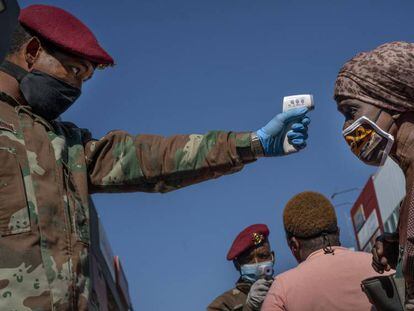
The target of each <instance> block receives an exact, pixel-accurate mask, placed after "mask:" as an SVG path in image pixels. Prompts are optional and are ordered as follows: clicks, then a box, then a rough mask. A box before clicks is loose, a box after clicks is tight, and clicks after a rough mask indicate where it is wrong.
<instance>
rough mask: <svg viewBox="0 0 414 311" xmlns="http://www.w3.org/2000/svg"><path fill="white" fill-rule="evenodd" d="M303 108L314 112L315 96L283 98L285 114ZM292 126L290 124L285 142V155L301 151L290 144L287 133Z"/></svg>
mask: <svg viewBox="0 0 414 311" xmlns="http://www.w3.org/2000/svg"><path fill="white" fill-rule="evenodd" d="M302 107H306V108H308V109H309V110H313V109H314V108H315V104H314V102H313V95H311V94H302V95H292V96H285V97H284V98H283V112H286V111H289V110H292V109H295V108H302ZM292 124H293V123H292ZM292 124H289V126H288V127H287V128H288V130H287V131H286V134H285V139H284V141H283V151H284V152H285V154H290V153H294V152H298V151H299V150H297V149H296V148H295V147H294V146H292V145H291V144H289V140H288V137H287V132H288V131H289V130H290V129H291V126H292Z"/></svg>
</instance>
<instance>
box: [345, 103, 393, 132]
mask: <svg viewBox="0 0 414 311" xmlns="http://www.w3.org/2000/svg"><path fill="white" fill-rule="evenodd" d="M338 111H339V112H340V113H342V114H343V116H344V117H345V121H344V125H343V129H345V128H347V127H348V126H350V125H351V124H352V123H354V122H355V121H356V120H357V119H359V118H360V117H362V116H365V117H367V118H368V119H370V120H371V121H374V122H375V123H377V121H380V120H377V119H378V118H379V116H380V113H381V111H382V109H381V108H379V107H377V106H374V105H371V104H367V103H364V102H362V101H360V100H357V99H343V100H340V101H338ZM377 125H378V126H379V127H381V128H382V126H381V124H378V123H377ZM384 130H387V129H384Z"/></svg>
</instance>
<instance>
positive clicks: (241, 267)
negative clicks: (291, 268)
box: [207, 224, 275, 311]
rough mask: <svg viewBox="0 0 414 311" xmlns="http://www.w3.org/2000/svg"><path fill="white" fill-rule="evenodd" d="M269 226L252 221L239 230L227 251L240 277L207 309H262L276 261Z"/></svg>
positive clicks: (232, 310)
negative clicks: (269, 238) (234, 284)
mask: <svg viewBox="0 0 414 311" xmlns="http://www.w3.org/2000/svg"><path fill="white" fill-rule="evenodd" d="M268 236H269V228H268V227H267V226H266V225H264V224H256V225H251V226H249V227H247V228H245V229H244V230H243V231H242V232H240V233H239V234H238V236H237V237H236V239H235V240H234V242H233V244H232V246H231V247H230V250H229V252H228V254H227V260H229V261H233V264H234V266H235V267H236V269H237V271H239V272H240V278H239V280H238V281H237V282H236V287H235V288H233V289H231V290H229V291H227V292H225V293H223V294H222V295H220V296H218V297H217V298H216V299H215V300H214V301H213V302H212V303H211V304H210V305H209V306H208V307H207V311H237V310H239V311H259V310H260V308H261V305H262V303H263V300H264V299H265V297H266V294H267V291H268V290H269V288H270V285H271V284H272V282H273V266H274V262H275V256H274V252H272V250H271V248H270V244H269V240H268Z"/></svg>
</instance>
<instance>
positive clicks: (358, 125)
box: [342, 116, 394, 166]
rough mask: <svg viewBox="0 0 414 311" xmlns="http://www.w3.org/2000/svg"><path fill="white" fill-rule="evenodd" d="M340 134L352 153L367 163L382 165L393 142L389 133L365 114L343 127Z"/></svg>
mask: <svg viewBox="0 0 414 311" xmlns="http://www.w3.org/2000/svg"><path fill="white" fill-rule="evenodd" d="M342 135H343V136H344V138H345V140H346V142H347V144H348V145H349V147H350V148H351V151H352V153H354V154H355V155H356V156H357V157H358V158H359V159H360V160H361V161H363V162H364V163H366V164H369V165H375V166H381V165H383V164H384V163H385V160H386V159H387V156H388V154H389V153H390V151H391V148H392V145H393V144H394V137H393V136H392V135H391V134H389V133H387V132H385V131H383V130H382V129H381V128H380V127H379V126H378V125H376V124H375V122H373V121H371V120H370V119H368V118H367V117H365V116H363V117H361V118H359V119H358V120H356V121H355V122H354V123H352V124H351V125H350V126H348V127H347V128H346V129H344V130H343V132H342Z"/></svg>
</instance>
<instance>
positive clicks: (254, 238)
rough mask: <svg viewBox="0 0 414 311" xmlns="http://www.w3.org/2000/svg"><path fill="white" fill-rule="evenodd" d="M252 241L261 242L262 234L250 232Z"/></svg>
mask: <svg viewBox="0 0 414 311" xmlns="http://www.w3.org/2000/svg"><path fill="white" fill-rule="evenodd" d="M252 241H253V244H254V245H259V244H261V243H263V241H264V236H263V234H261V233H256V232H255V233H253V234H252Z"/></svg>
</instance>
